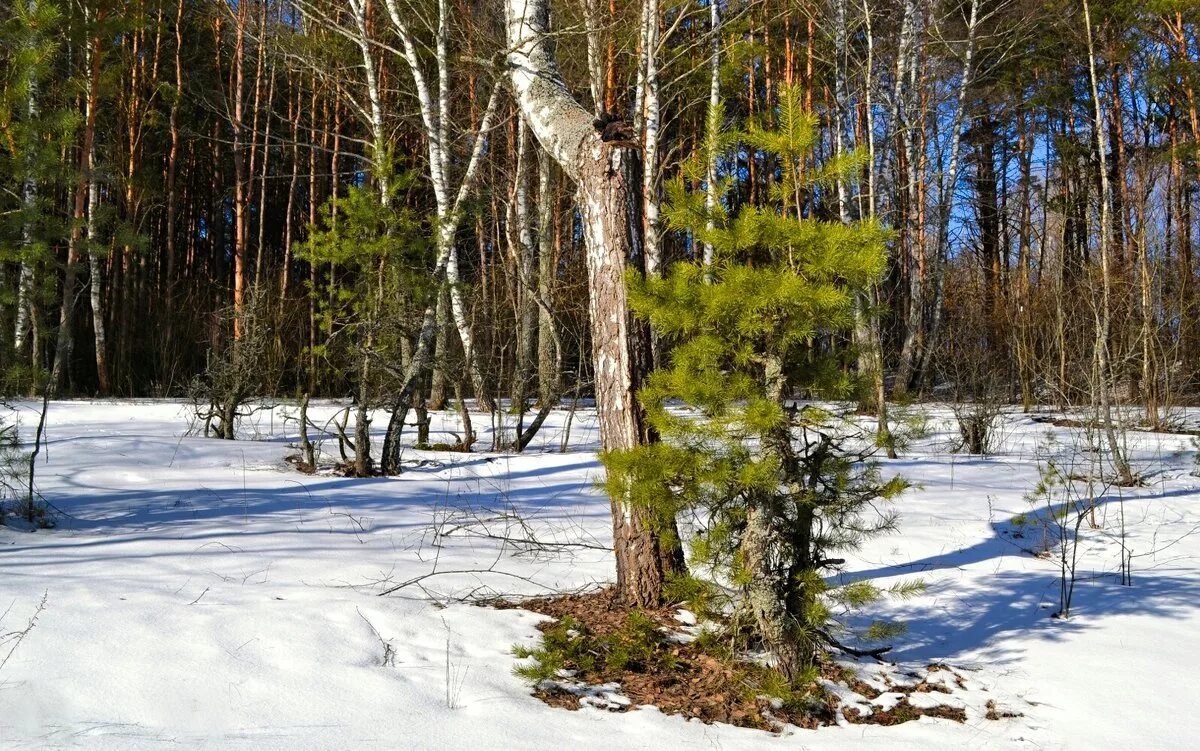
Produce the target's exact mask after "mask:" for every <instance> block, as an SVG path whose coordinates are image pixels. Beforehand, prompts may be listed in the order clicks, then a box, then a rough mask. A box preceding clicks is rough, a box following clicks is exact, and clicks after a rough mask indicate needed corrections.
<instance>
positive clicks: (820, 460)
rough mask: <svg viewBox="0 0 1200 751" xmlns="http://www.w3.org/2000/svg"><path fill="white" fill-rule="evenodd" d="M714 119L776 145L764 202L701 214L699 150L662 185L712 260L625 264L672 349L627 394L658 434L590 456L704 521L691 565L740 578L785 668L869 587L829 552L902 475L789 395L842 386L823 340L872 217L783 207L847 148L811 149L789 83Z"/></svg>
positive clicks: (857, 270) (876, 520) (878, 523)
mask: <svg viewBox="0 0 1200 751" xmlns="http://www.w3.org/2000/svg"><path fill="white" fill-rule="evenodd" d="M718 122H719V120H718V119H717V118H712V119H710V123H709V134H708V137H707V138H706V147H705V148H706V149H719V150H724V149H727V148H728V146H729V144H731V143H733V142H735V141H737V140H741V141H744V142H749V143H752V144H754V145H755V146H756V147H758V148H759V149H762V150H764V151H769V152H770V153H771V154H773V155H774V156H775V158H776V159H777V160H778V163H779V165H780V170H779V178H780V179H779V180H778V182H777V183H776V186H775V189H774V190H773V191H772V193H771V195H770V196H769V198H768V199H767V200H766V201H764V202H762V203H761V204H760V205H747V206H744V207H742V208H741V209H740V210H739V211H737V212H736V214H735V215H728V214H727V213H726V212H725V210H724V209H723V208H721V207H720V206H718V207H717V208H716V210H715V215H714V213H713V212H706V210H705V205H704V193H703V191H702V190H695V189H694V188H695V187H696V186H697V185H699V183H700V182H701V181H702V179H703V178H702V175H703V165H704V164H705V163H706V157H707V156H708V155H705V154H700V155H698V158H697V159H696V160H695V161H694V163H693V165H692V166H691V167H690V168H688V169H687V170H685V172H684V175H683V176H682V177H681V178H680V179H679V180H677V181H676V182H675V184H674V185H672V186H671V188H670V190H669V195H670V201H669V207H668V208H667V211H666V212H665V215H666V217H667V219H668V222H669V225H670V227H671V228H672V229H675V230H681V231H685V232H687V233H690V235H691V236H692V237H693V238H694V240H695V242H696V244H697V246H699V245H701V244H711V246H712V247H713V250H714V261H713V264H712V265H711V266H710V267H704V266H702V265H699V264H696V263H688V262H684V263H679V264H677V265H675V266H674V267H673V268H671V269H670V271H669V273H667V274H666V275H665V276H663V277H660V278H650V277H647V278H644V279H642V278H637V277H631V279H630V285H631V289H632V294H631V304H632V305H633V307H634V309H635V311H636V312H637V314H638V315H640V316H643V317H645V318H646V319H648V320H649V321H650V323H651V325H652V326H653V327H654V329H655V330H656V331H657V332H658V334H659V335H660V336H661V337H663V339H664V340H666V341H668V342H669V343H670V345H671V350H670V351H671V363H670V365H669V366H668V367H665V368H663V369H660V370H659V371H657V372H655V373H654V374H653V375H652V376H651V377H650V378H649V379H648V381H647V384H646V386H645V387H644V388H643V389H642V391H641V393H640V398H641V400H642V401H643V403H644V405H645V407H646V410H647V413H648V419H649V420H650V422H651V423H652V425H653V426H654V428H656V429H657V430H658V432H659V433H660V434H661V435H662V437H663V441H662V442H661V443H659V444H655V445H649V446H639V447H637V448H634V449H632V450H629V451H621V452H610V453H608V454H606V455H605V456H604V462H605V465H606V467H607V468H608V470H609V482H610V483H618V484H619V485H620V486H623V487H630V488H632V489H633V490H632V492H633V496H634V498H635V500H636V502H637V503H639V504H641V505H642V506H644V507H646V508H649V509H652V510H653V511H654V512H655V513H656V515H657V516H658V518H660V519H661V520H662V521H664V522H666V521H668V520H670V519H671V518H673V517H674V515H676V514H678V513H681V512H683V511H691V512H697V515H698V516H699V517H700V518H703V519H706V523H705V524H704V526H703V529H702V530H701V531H700V532H699V533H698V535H697V537H696V539H695V540H693V541H692V547H691V550H692V557H693V564H699V565H700V566H702V567H705V568H708V567H712V569H713V570H715V571H717V572H718V573H719V574H720V575H723V576H727V577H728V579H729V581H731V582H733V583H734V584H735V585H736V586H737V587H738V588H739V589H740V591H741V593H742V597H741V598H740V605H739V607H740V609H741V610H742V612H746V611H748V612H749V613H750V614H752V616H753V617H752V619H750V620H751V622H752V623H753V630H754V632H755V635H756V636H757V637H758V638H759V639H761V641H762V642H763V643H764V644H765V646H767V647H768V648H769V649H770V650H771V651H772V652H773V654H774V656H775V658H776V665H777V667H778V668H779V670H780V672H781V673H783V675H784V676H785V677H787V678H788V679H789V680H791V681H793V682H796V683H800V682H804V681H806V680H809V679H811V678H812V677H813V675H814V673H813V670H814V669H815V666H816V664H817V662H818V661H819V658H820V656H821V654H822V652H823V651H824V649H825V648H826V647H827V646H828V645H831V644H838V642H837V638H836V637H835V636H834V635H833V632H832V630H831V623H830V621H831V610H832V609H833V607H834V605H835V604H837V603H838V602H841V603H844V604H849V605H854V604H861V603H862V602H864V601H866V600H869V599H871V598H872V597H873V596H875V595H877V594H878V592H877V591H876V590H875V589H874V588H873V587H871V586H869V585H865V584H862V583H859V584H856V585H851V586H848V587H841V588H830V587H829V586H828V585H827V584H826V582H825V578H824V574H825V573H826V572H827V570H828V569H830V568H831V567H834V566H836V564H837V563H838V561H837V560H835V559H834V558H833V557H832V556H833V554H835V553H836V552H837V551H838V550H840V549H846V548H851V547H854V546H855V545H856V544H858V543H859V542H860V541H861V540H863V539H864V538H865V537H867V536H869V535H871V534H874V533H878V532H882V531H885V530H888V529H890V528H891V527H892V526H893V525H894V516H893V515H892V514H890V513H883V514H880V513H879V512H877V511H876V509H877V503H878V502H880V501H882V500H886V499H890V498H893V497H895V496H896V495H898V494H899V493H900V492H901V491H903V489H904V487H905V483H904V481H903V480H902V479H900V478H893V479H890V480H885V479H884V478H883V477H882V476H881V473H880V471H879V468H878V467H876V466H875V465H873V464H872V463H870V462H867V461H865V459H866V458H867V457H868V455H869V453H870V451H871V448H870V447H871V444H872V442H871V440H870V437H869V436H863V435H861V434H860V432H859V431H858V430H857V429H855V428H854V427H853V425H851V424H850V423H849V422H848V421H847V420H844V419H842V418H840V417H838V416H837V415H835V414H834V413H832V412H831V411H829V410H827V409H822V408H819V407H815V406H800V405H799V404H797V403H796V402H795V401H794V399H795V397H797V396H816V395H844V394H846V393H847V392H848V390H849V388H850V386H851V384H849V383H848V382H847V380H846V379H845V378H844V377H842V376H841V375H840V373H841V371H840V370H839V368H838V367H837V360H836V358H835V356H834V355H831V354H829V349H830V348H829V347H828V342H829V341H830V338H831V337H834V336H841V335H843V334H844V333H845V332H846V331H847V330H848V329H849V328H850V327H851V326H852V324H853V300H854V296H855V294H857V293H859V292H860V291H862V290H864V289H866V288H867V287H868V285H870V284H872V283H873V282H875V281H876V280H878V279H879V277H880V275H881V274H882V273H883V272H884V268H885V263H886V259H885V251H884V244H885V241H886V240H887V232H886V230H885V229H883V228H882V227H881V226H880V225H879V224H877V223H874V222H870V221H860V222H852V223H842V222H832V221H824V220H819V219H816V218H812V217H810V216H805V215H801V214H800V213H798V211H797V208H798V207H799V206H801V205H802V201H800V200H797V199H798V198H799V197H801V196H802V195H804V194H805V193H806V192H809V191H817V192H822V191H824V192H825V198H826V200H828V201H834V200H836V196H834V195H833V192H832V191H831V190H830V186H831V185H832V184H833V182H834V181H836V180H837V179H838V178H839V177H840V176H845V175H846V174H848V173H849V171H851V170H853V169H855V166H856V164H857V163H858V162H857V159H856V157H853V156H846V157H843V158H840V159H837V160H834V161H832V162H829V163H826V164H824V165H819V166H818V165H814V164H812V163H811V161H810V160H811V152H812V147H813V145H814V143H815V140H816V138H817V130H816V117H815V116H814V115H813V114H812V113H810V112H806V111H805V110H804V109H803V106H802V99H801V94H800V92H799V91H798V90H797V89H795V88H790V89H787V90H785V91H783V92H782V93H781V95H780V105H779V108H778V111H777V113H776V117H775V123H773V124H770V125H771V126H770V127H767V124H753V125H751V127H750V128H749V129H748V130H747V132H746V133H744V134H742V135H740V136H737V135H734V134H730V133H721V132H719V129H718V127H717V123H718ZM833 213H834V214H836V213H837V212H836V211H835V212H833ZM681 405H682V407H684V409H680V408H679V407H680V406H681Z"/></svg>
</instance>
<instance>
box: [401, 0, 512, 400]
mask: <svg viewBox="0 0 1200 751" xmlns="http://www.w3.org/2000/svg"><path fill="white" fill-rule="evenodd" d="M384 7H385V8H386V10H387V14H388V18H389V19H390V20H391V22H392V27H393V28H394V29H395V31H396V34H397V36H399V37H400V43H401V51H402V53H403V55H402V56H403V58H404V61H405V63H406V64H407V66H408V70H409V74H410V75H411V76H412V79H413V85H414V87H415V88H416V90H417V102H418V103H419V105H420V112H421V122H422V124H423V125H424V127H425V139H426V142H427V146H428V150H429V152H428V156H429V159H428V161H429V178H430V182H431V183H432V184H433V196H434V203H435V205H436V209H437V230H436V232H435V245H436V248H437V255H438V258H439V265H442V264H444V268H445V275H446V282H447V283H448V285H449V290H450V314H451V317H452V318H453V319H454V325H455V328H456V329H457V330H458V336H459V339H460V340H461V342H462V348H463V359H464V360H465V361H466V365H467V371H468V373H469V374H470V376H471V385H472V387H473V388H474V390H475V399H476V402H477V403H479V405H480V407H481V408H483V409H489V410H490V409H491V408H492V406H493V405H492V400H491V398H490V397H489V395H488V394H487V390H486V382H485V381H484V378H483V369H482V368H481V367H480V365H479V356H478V353H477V352H476V349H475V335H474V332H473V330H472V328H471V322H470V319H469V318H468V316H467V305H466V301H465V299H464V297H463V293H462V283H461V280H460V278H459V273H458V249H457V248H456V247H455V243H454V239H455V235H456V234H457V232H458V225H459V222H460V221H461V218H462V208H463V203H464V201H465V199H466V198H467V196H468V195H469V194H470V192H471V190H472V189H473V187H474V182H475V174H476V172H477V170H476V169H475V168H474V167H473V166H471V165H469V166H468V167H467V171H466V173H465V174H464V175H463V177H462V180H461V181H460V182H459V186H458V191H457V193H454V192H453V190H452V188H451V185H450V178H451V174H450V169H451V158H450V156H451V155H450V141H449V138H448V135H449V119H450V117H451V112H450V58H449V51H448V48H449V39H450V25H449V24H450V18H449V8H448V7H447V3H446V0H438V16H437V30H436V35H435V47H434V58H435V62H436V71H435V73H436V76H437V81H436V90H435V89H434V88H433V87H432V86H431V85H430V83H429V78H428V76H427V75H426V74H425V69H424V67H423V66H422V63H421V56H420V53H419V51H418V47H417V42H416V38H415V37H414V35H413V33H412V31H411V29H410V27H409V21H408V20H406V19H409V18H413V17H414V15H413V14H412V13H408V14H405V13H402V12H401V7H400V5H399V4H398V3H397V0H384ZM416 17H419V14H418V15H417V16H416ZM498 93H499V82H497V86H496V87H495V88H493V90H492V94H491V97H490V98H489V99H488V104H487V109H486V111H485V112H484V115H483V119H482V121H481V122H482V125H481V126H480V134H479V135H477V136H476V144H477V145H478V144H479V143H481V139H482V134H483V133H484V132H485V131H486V130H488V128H489V127H490V125H489V124H490V122H491V119H492V115H493V113H494V111H495V108H496V102H497V100H498ZM474 158H475V156H474V155H472V160H474ZM476 166H477V165H476ZM443 259H444V260H443Z"/></svg>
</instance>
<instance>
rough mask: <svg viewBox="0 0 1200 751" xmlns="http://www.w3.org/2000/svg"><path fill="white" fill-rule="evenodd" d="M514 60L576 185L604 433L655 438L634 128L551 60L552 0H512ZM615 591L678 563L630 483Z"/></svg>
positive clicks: (673, 541)
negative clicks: (638, 308) (642, 391)
mask: <svg viewBox="0 0 1200 751" xmlns="http://www.w3.org/2000/svg"><path fill="white" fill-rule="evenodd" d="M506 8H507V18H506V25H507V31H508V35H507V38H508V44H509V53H508V63H509V72H510V75H511V79H512V87H513V91H514V92H515V94H516V97H517V103H518V105H519V107H520V109H521V114H522V115H523V116H524V118H525V120H526V122H527V123H528V124H529V128H530V130H532V131H533V134H534V135H535V136H536V137H537V139H538V142H539V143H540V144H541V145H542V148H544V149H545V150H546V151H547V152H549V154H550V155H551V156H552V157H553V158H554V160H555V161H556V162H558V164H559V166H560V167H561V168H562V170H563V172H565V173H566V174H567V175H568V176H569V177H571V178H572V179H573V180H574V181H575V183H576V185H577V186H578V202H579V210H580V215H581V219H582V226H583V235H584V242H585V245H586V256H587V266H588V284H589V308H590V314H591V337H592V359H593V366H594V372H595V391H596V409H597V412H598V417H599V423H600V441H601V444H602V447H603V449H604V450H605V451H616V450H622V449H630V448H632V447H634V446H636V445H638V444H640V443H643V442H645V441H647V440H649V439H650V437H651V436H650V434H649V431H648V429H647V424H646V422H645V417H644V415H643V413H642V409H641V407H640V405H639V404H638V402H637V399H636V397H635V393H636V391H637V389H638V387H639V385H640V383H641V379H642V376H643V373H644V369H645V367H646V364H647V361H648V355H649V351H648V350H649V332H648V331H647V330H646V327H645V326H644V324H641V323H639V322H638V321H636V320H635V319H634V318H633V317H632V316H631V314H630V310H629V300H628V293H627V290H626V288H625V269H626V263H627V261H629V260H632V261H634V262H635V264H639V265H640V264H644V260H643V259H644V256H643V246H642V237H641V234H642V233H641V230H642V222H641V217H640V216H639V214H640V207H641V200H640V197H639V196H638V194H637V190H638V187H639V186H640V180H638V179H637V167H638V164H637V162H638V149H637V146H638V144H637V143H636V141H635V140H633V138H632V137H631V136H632V135H633V134H632V132H623V130H629V131H631V130H632V129H628V128H627V129H622V128H620V127H619V124H613V125H617V127H613V125H609V126H608V127H606V128H605V129H604V130H603V131H601V130H599V129H597V127H596V122H595V118H594V117H593V116H592V115H591V114H590V113H588V112H587V110H585V109H584V108H583V107H582V106H581V105H580V104H579V103H578V102H577V101H576V100H575V98H574V97H573V96H572V95H571V94H570V92H569V91H568V90H567V87H566V84H565V83H564V81H563V78H562V76H561V74H560V73H559V71H558V66H557V63H556V60H555V51H554V41H553V39H552V38H551V36H550V5H549V2H548V0H507V6H506ZM611 500H612V516H613V547H614V552H615V554H616V564H617V591H618V594H619V595H620V596H621V597H622V598H623V599H624V600H625V601H626V602H627V603H629V604H631V605H638V606H648V605H654V604H657V603H658V602H660V601H661V598H662V591H663V584H664V583H665V581H666V579H667V577H668V576H670V575H672V574H674V573H676V572H678V571H680V570H681V569H682V552H681V549H680V547H679V544H678V538H677V536H676V535H674V534H672V531H670V530H663V529H659V528H657V525H655V524H654V523H653V522H652V519H651V518H650V516H649V513H648V511H647V510H646V509H642V508H639V507H637V506H636V505H634V504H633V503H632V502H631V499H630V497H629V495H628V494H627V493H623V492H619V491H618V492H613V493H612V494H611Z"/></svg>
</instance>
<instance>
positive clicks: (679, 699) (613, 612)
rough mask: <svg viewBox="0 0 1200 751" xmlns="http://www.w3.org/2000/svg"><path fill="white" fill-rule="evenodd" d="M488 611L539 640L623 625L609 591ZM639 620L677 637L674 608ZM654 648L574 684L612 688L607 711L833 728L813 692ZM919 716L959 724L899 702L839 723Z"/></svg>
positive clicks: (870, 693)
mask: <svg viewBox="0 0 1200 751" xmlns="http://www.w3.org/2000/svg"><path fill="white" fill-rule="evenodd" d="M491 604H492V605H493V606H495V607H500V608H512V607H519V608H523V609H526V610H531V611H533V612H535V613H541V614H543V615H548V616H550V617H551V618H554V619H555V620H554V621H548V622H546V623H543V624H540V625H539V627H538V628H539V630H541V631H542V632H543V633H547V632H549V631H550V630H551V629H553V628H554V627H555V624H556V623H557V622H559V621H562V620H563V619H571V620H572V621H574V622H578V623H579V624H583V625H584V626H585V627H586V629H587V630H588V632H589V634H590V636H591V637H595V638H597V639H603V638H607V637H615V636H617V635H619V634H621V633H622V629H627V623H628V618H629V611H628V610H627V609H625V608H623V607H621V606H620V605H619V604H618V602H617V600H616V598H615V593H614V591H613V590H612V589H605V590H601V591H599V592H594V593H589V594H572V595H562V596H558V597H547V598H536V599H531V600H525V601H522V602H519V603H500V602H493V603H491ZM641 612H642V615H644V616H646V617H647V618H649V619H651V620H652V621H653V622H654V623H655V624H657V625H658V626H659V627H660V629H662V631H664V632H679V631H680V630H681V626H680V624H679V623H678V621H677V620H676V619H675V609H674V608H660V609H657V610H646V611H641ZM654 648H655V650H658V651H659V653H660V655H659V656H658V657H656V658H654V659H650V660H644V661H641V662H639V663H638V664H636V665H631V666H626V667H623V668H621V669H610V668H607V667H600V668H598V669H596V670H593V671H591V672H587V671H579V672H578V674H577V675H575V676H574V680H576V681H579V682H580V683H582V684H586V685H593V686H594V685H600V684H605V683H618V684H620V693H621V694H622V695H623V696H625V697H626V698H628V699H629V704H628V705H624V706H620V707H613V708H612V710H613V711H625V710H627V709H631V708H635V707H637V706H641V705H654V706H656V707H658V709H659V710H660V711H662V712H664V713H666V714H678V715H682V716H684V717H688V718H695V719H699V720H702V721H704V722H709V723H712V722H724V723H728V724H731V725H738V726H742V727H753V728H759V729H763V730H772V731H777V730H780V729H781V728H782V727H783V726H784V725H785V724H791V725H795V726H797V727H802V728H809V729H812V728H816V727H820V726H822V725H829V724H833V722H834V721H835V719H836V716H837V699H836V698H835V697H834V696H833V695H832V694H830V693H828V692H827V691H825V690H823V689H822V688H820V687H819V686H816V685H814V686H812V687H810V688H808V689H807V690H800V691H797V690H795V689H794V688H792V689H788V693H789V695H787V696H784V697H780V698H774V696H775V693H776V692H775V691H772V690H771V689H773V688H774V689H778V688H779V686H780V681H779V678H778V676H777V675H775V674H774V673H773V672H772V671H770V670H768V669H767V668H764V667H762V666H760V665H757V664H755V663H751V662H748V661H745V660H741V659H736V658H734V657H732V656H729V655H726V654H719V653H714V652H713V651H706V650H705V646H704V641H703V640H697V641H692V642H687V643H680V642H678V641H675V640H672V639H669V638H665V635H664V638H663V639H662V640H661V641H659V642H658V643H657V644H656V646H655V647H654ZM710 650H711V643H710ZM570 667H571V668H572V669H575V668H577V667H578V666H576V665H571V666H570ZM946 669H947V670H949V668H946ZM821 672H822V675H823V677H825V678H827V679H829V680H831V681H835V682H838V683H842V684H843V685H846V686H848V687H849V688H851V689H852V690H854V691H855V692H857V693H859V694H861V695H862V696H864V697H866V698H867V699H874V698H876V697H878V696H879V695H880V692H879V691H878V690H875V689H873V688H872V687H871V686H870V685H868V684H867V683H865V682H863V681H862V680H860V679H858V678H857V677H856V676H855V675H854V674H853V672H852V671H850V670H848V669H846V668H844V667H842V666H840V665H837V664H834V663H830V664H828V665H826V666H824V667H823V668H822V671H821ZM922 687H923V688H922ZM889 690H896V691H901V692H903V693H911V692H915V691H931V690H934V691H947V689H946V688H945V687H943V686H940V685H936V684H926V683H924V682H919V683H917V684H916V685H915V686H911V687H898V688H891V687H889ZM534 695H535V696H537V697H538V698H539V699H541V700H542V701H544V702H546V703H547V704H549V705H551V706H554V707H562V708H567V709H578V708H579V707H580V706H581V697H580V696H579V695H578V694H577V693H575V692H573V691H572V690H568V689H567V688H564V687H562V686H560V685H555V684H554V683H553V682H550V681H543V682H542V683H540V684H539V685H538V686H537V687H536V689H535V691H534ZM851 715H853V717H851ZM921 716H930V717H944V718H947V719H952V720H955V721H957V722H963V721H964V720H965V719H966V714H965V712H964V711H963V710H961V709H958V708H954V707H948V706H938V707H933V708H930V709H920V708H917V707H913V706H912V705H911V704H909V703H908V701H907V699H904V700H902V701H901V702H899V703H898V704H897V706H895V707H893V708H892V709H890V710H888V711H886V712H885V711H882V710H880V711H876V712H875V713H873V714H862V715H861V716H860V714H859V713H858V712H857V711H855V710H853V709H851V708H847V709H846V717H847V719H850V720H851V721H852V722H858V723H873V724H880V725H893V724H899V723H901V722H907V721H909V720H915V719H917V718H918V717H921Z"/></svg>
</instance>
